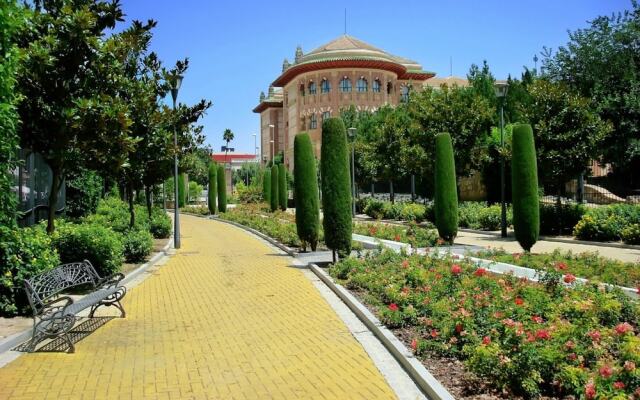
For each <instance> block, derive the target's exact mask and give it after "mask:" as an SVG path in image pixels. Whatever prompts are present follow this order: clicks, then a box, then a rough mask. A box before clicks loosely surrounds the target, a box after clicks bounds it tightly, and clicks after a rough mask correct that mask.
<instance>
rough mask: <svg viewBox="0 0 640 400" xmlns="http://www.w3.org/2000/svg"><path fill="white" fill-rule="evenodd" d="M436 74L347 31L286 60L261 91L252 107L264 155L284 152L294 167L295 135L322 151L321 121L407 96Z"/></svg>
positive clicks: (390, 102) (270, 155)
mask: <svg viewBox="0 0 640 400" xmlns="http://www.w3.org/2000/svg"><path fill="white" fill-rule="evenodd" d="M433 76H435V73H433V72H429V71H424V70H423V69H422V66H421V65H420V64H418V63H417V62H415V61H412V60H409V59H406V58H402V57H397V56H394V55H391V54H389V53H387V52H385V51H383V50H380V49H378V48H375V47H373V46H371V45H369V44H367V43H365V42H363V41H361V40H358V39H356V38H354V37H352V36H349V35H343V36H341V37H339V38H337V39H335V40H333V41H331V42H329V43H327V44H325V45H323V46H320V47H319V48H317V49H315V50H313V51H311V52H309V53H307V54H304V53H303V51H302V49H301V48H300V47H298V48H297V50H296V54H295V60H294V62H293V63H289V61H288V60H287V59H285V60H284V62H283V65H282V73H281V75H280V76H279V77H278V78H276V80H274V81H273V83H272V84H271V86H270V87H269V91H268V94H267V95H265V94H264V93H261V94H260V103H259V104H258V106H256V107H255V108H254V109H253V112H255V113H259V114H260V137H261V149H262V150H261V151H262V152H261V160H262V161H263V162H267V161H269V160H271V159H272V158H273V157H274V156H275V155H277V154H279V153H282V154H283V155H284V163H285V165H287V167H288V168H292V167H293V140H294V138H295V135H297V134H298V133H300V132H304V131H306V132H309V135H310V136H311V140H312V141H313V143H314V150H315V152H316V156H317V157H318V158H319V156H320V145H321V132H322V131H321V129H322V121H324V120H325V119H326V118H330V117H336V116H339V115H340V110H341V109H345V108H349V107H350V106H351V105H353V106H355V107H356V109H357V110H362V111H375V110H376V109H377V108H379V107H381V106H383V105H387V104H388V105H396V104H398V103H399V102H401V101H403V100H406V99H407V98H408V96H409V93H410V91H414V90H422V87H423V86H424V83H425V81H426V80H428V79H429V78H432V77H433Z"/></svg>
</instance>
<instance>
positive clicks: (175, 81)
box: [169, 74, 184, 102]
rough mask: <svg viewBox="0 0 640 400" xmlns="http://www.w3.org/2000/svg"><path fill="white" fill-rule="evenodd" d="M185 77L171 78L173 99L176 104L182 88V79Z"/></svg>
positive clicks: (178, 75) (175, 76) (174, 76)
mask: <svg viewBox="0 0 640 400" xmlns="http://www.w3.org/2000/svg"><path fill="white" fill-rule="evenodd" d="M183 78H184V77H183V76H182V75H180V74H175V75H173V76H172V77H171V80H170V82H169V83H170V84H171V97H173V101H174V102H175V101H176V100H177V99H178V91H179V90H180V86H182V79H183Z"/></svg>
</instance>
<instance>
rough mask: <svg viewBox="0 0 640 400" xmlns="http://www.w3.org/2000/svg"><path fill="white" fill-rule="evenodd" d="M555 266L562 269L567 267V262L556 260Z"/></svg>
mask: <svg viewBox="0 0 640 400" xmlns="http://www.w3.org/2000/svg"><path fill="white" fill-rule="evenodd" d="M556 267H557V268H558V269H559V270H562V271H564V270H565V269H567V264H565V263H563V262H560V261H559V262H556Z"/></svg>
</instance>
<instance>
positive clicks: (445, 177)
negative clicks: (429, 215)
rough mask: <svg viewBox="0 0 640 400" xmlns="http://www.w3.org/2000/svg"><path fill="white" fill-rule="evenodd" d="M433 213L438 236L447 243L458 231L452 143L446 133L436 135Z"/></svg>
mask: <svg viewBox="0 0 640 400" xmlns="http://www.w3.org/2000/svg"><path fill="white" fill-rule="evenodd" d="M434 183H435V196H434V202H435V214H436V226H437V227H438V233H439V234H440V237H441V238H442V239H443V240H444V241H446V242H449V243H453V240H454V239H455V237H456V234H457V233H458V191H457V187H456V166H455V161H454V159H453V145H452V144H451V136H450V135H449V134H448V133H439V134H437V135H436V167H435V182H434Z"/></svg>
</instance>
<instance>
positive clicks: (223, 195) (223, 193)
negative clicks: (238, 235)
mask: <svg viewBox="0 0 640 400" xmlns="http://www.w3.org/2000/svg"><path fill="white" fill-rule="evenodd" d="M216 179H217V180H218V185H217V186H218V187H217V189H218V211H220V212H227V182H226V179H225V174H224V165H218V171H217V172H216Z"/></svg>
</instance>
